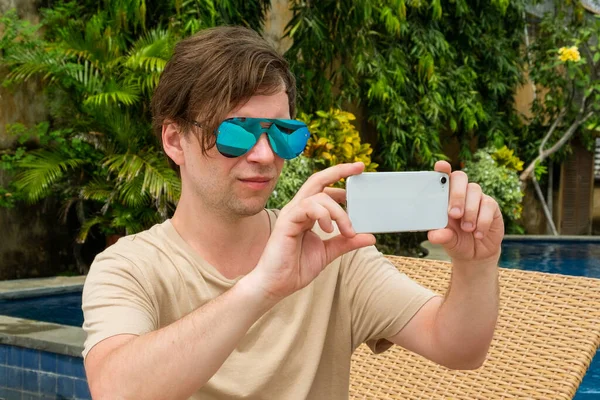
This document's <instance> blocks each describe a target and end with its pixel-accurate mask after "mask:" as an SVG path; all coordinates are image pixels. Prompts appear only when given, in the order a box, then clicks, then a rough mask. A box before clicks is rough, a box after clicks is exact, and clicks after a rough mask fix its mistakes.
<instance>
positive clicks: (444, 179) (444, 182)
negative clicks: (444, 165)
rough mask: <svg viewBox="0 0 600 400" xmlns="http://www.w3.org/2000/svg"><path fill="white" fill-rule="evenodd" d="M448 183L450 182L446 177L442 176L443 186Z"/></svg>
mask: <svg viewBox="0 0 600 400" xmlns="http://www.w3.org/2000/svg"><path fill="white" fill-rule="evenodd" d="M447 181H448V179H447V178H446V177H445V176H442V178H441V179H440V182H442V185H445V184H446V182H447Z"/></svg>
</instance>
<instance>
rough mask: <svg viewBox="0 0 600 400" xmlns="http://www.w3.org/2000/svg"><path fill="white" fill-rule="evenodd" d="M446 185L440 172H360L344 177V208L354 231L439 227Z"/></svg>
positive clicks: (444, 215)
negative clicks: (345, 178)
mask: <svg viewBox="0 0 600 400" xmlns="http://www.w3.org/2000/svg"><path fill="white" fill-rule="evenodd" d="M449 186H450V180H449V178H448V175H447V174H445V173H442V172H435V171H417V172H363V173H362V174H360V175H353V176H350V177H348V179H347V180H346V211H347V212H348V216H349V217H350V221H351V222H352V227H353V228H354V230H355V231H356V232H357V233H367V232H368V233H385V232H415V231H428V230H431V229H440V228H444V227H446V225H447V224H448V195H449Z"/></svg>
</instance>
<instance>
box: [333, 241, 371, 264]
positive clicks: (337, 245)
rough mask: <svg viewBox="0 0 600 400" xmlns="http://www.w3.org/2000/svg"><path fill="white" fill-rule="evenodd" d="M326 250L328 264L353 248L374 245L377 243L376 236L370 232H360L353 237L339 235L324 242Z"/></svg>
mask: <svg viewBox="0 0 600 400" xmlns="http://www.w3.org/2000/svg"><path fill="white" fill-rule="evenodd" d="M323 244H324V245H325V252H326V254H327V264H326V265H329V263H331V262H332V261H333V260H335V259H336V258H338V257H339V256H341V255H343V254H346V253H348V252H350V251H352V250H356V249H360V248H361V247H366V246H372V245H374V244H375V236H373V235H371V234H370V233H359V234H357V235H356V236H354V237H352V238H348V237H345V236H343V235H337V236H336V237H333V238H331V239H327V240H325V241H324V242H323Z"/></svg>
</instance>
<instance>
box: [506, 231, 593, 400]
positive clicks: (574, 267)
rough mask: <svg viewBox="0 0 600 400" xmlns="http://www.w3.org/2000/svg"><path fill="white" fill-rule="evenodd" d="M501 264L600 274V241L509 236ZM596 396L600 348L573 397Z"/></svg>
mask: <svg viewBox="0 0 600 400" xmlns="http://www.w3.org/2000/svg"><path fill="white" fill-rule="evenodd" d="M500 266H501V267H505V268H518V269H523V270H528V271H541V272H550V273H554V274H563V275H575V276H586V277H589V278H600V242H592V241H589V242H586V241H537V240H536V241H530V240H523V241H512V240H505V241H504V243H503V244H502V256H501V257H500ZM594 399H595V400H598V399H600V350H599V351H598V352H597V353H596V356H595V357H594V359H593V360H592V363H591V365H590V368H589V369H588V372H587V373H586V374H585V377H584V378H583V381H582V382H581V385H580V386H579V389H578V390H577V393H576V394H575V397H574V398H573V400H594Z"/></svg>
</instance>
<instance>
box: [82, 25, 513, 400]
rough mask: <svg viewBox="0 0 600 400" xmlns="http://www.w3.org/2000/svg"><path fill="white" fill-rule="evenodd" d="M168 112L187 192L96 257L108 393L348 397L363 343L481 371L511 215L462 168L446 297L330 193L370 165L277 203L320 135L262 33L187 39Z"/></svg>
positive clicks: (97, 372)
mask: <svg viewBox="0 0 600 400" xmlns="http://www.w3.org/2000/svg"><path fill="white" fill-rule="evenodd" d="M307 56H308V55H307ZM152 106H153V113H154V128H155V131H156V132H157V134H158V135H159V136H160V137H161V140H162V143H163V147H164V151H165V153H166V154H167V155H168V156H169V158H170V161H171V162H172V163H173V165H174V166H175V167H176V168H177V169H178V170H179V172H180V176H181V181H182V193H181V199H180V200H179V203H178V205H177V209H176V211H175V214H174V216H173V218H172V219H170V220H168V221H166V222H164V223H163V224H159V225H156V226H154V227H153V228H151V229H150V230H148V231H145V232H142V233H140V234H137V235H132V236H129V237H126V238H123V239H121V240H120V241H119V242H118V243H117V244H115V245H113V246H111V247H110V248H109V249H107V250H106V251H105V252H103V253H102V254H100V255H99V256H98V257H97V258H96V260H95V262H94V264H93V266H92V268H91V271H90V274H89V276H88V278H87V280H86V285H85V289H84V295H83V309H84V313H85V323H84V329H85V330H86V331H87V333H88V338H87V341H86V344H85V350H84V353H83V354H84V357H85V366H86V371H87V376H88V381H89V384H90V388H91V392H92V395H93V396H94V398H95V399H144V400H148V399H187V398H192V399H220V398H227V399H240V398H264V399H304V398H311V399H340V398H345V397H347V396H348V383H349V371H350V357H351V354H352V351H353V350H354V349H355V348H356V347H357V346H358V345H360V344H361V343H362V342H367V343H368V344H369V345H370V346H371V348H372V349H373V350H374V351H376V352H380V351H385V350H386V349H387V348H389V347H390V346H391V345H392V344H394V343H395V344H398V345H401V346H403V347H405V348H407V349H409V350H412V351H414V352H416V353H419V354H421V355H423V356H425V357H427V358H429V359H431V360H433V361H436V362H438V363H440V364H443V365H445V366H448V367H450V368H464V369H472V368H477V367H479V366H480V365H481V363H482V362H483V361H484V359H485V356H486V354H487V350H488V346H489V343H490V341H491V338H492V334H493V330H494V325H495V322H496V318H497V314H498V293H497V292H498V286H497V267H496V265H497V261H498V257H499V254H500V243H501V240H502V236H503V223H502V217H501V214H500V211H499V209H498V205H497V204H496V202H495V201H494V200H493V199H491V198H490V197H489V196H486V195H484V194H482V193H481V189H480V188H479V186H477V185H475V184H468V181H467V176H466V175H465V174H464V173H462V172H454V173H452V174H451V177H450V180H451V189H450V205H451V206H450V211H449V216H450V222H449V225H448V227H447V228H446V229H440V230H436V231H431V232H429V239H430V240H431V242H433V243H438V244H442V245H443V246H444V248H445V249H446V251H447V252H448V254H449V255H450V256H451V257H452V259H453V266H452V268H453V269H452V282H451V287H450V289H449V291H448V293H447V294H446V296H445V297H441V296H436V295H435V294H433V293H432V292H430V291H429V290H427V289H425V288H422V287H421V286H419V285H417V284H416V283H414V282H413V281H411V280H410V279H408V278H407V277H406V276H405V275H403V274H401V273H399V272H398V271H397V270H396V269H395V268H394V267H393V266H392V265H391V264H390V263H389V262H388V261H387V260H386V259H385V258H384V257H383V256H382V255H381V254H380V253H379V252H378V251H377V250H376V249H375V248H374V247H373V246H372V245H373V244H374V243H375V239H374V237H373V236H372V235H370V234H356V233H355V232H354V231H353V229H352V226H351V223H350V221H349V219H348V216H347V214H346V213H345V211H344V210H343V208H342V207H341V206H340V205H339V203H343V202H344V200H345V191H343V190H341V189H332V188H329V186H330V185H331V184H333V183H335V182H337V181H339V180H340V179H342V178H346V177H348V176H350V175H354V174H359V173H361V172H362V171H363V169H364V165H363V164H362V163H355V164H344V165H337V166H334V167H332V168H328V169H326V170H324V171H321V172H318V173H316V174H314V175H313V176H312V177H310V178H309V179H308V180H307V182H306V183H305V184H304V185H303V186H302V188H301V189H300V190H299V192H298V194H297V195H296V196H295V197H294V199H293V200H292V201H291V202H290V203H289V204H288V205H287V206H286V207H284V208H283V210H281V212H278V211H271V210H265V209H264V206H265V203H266V201H267V199H268V197H269V195H270V194H271V191H272V190H273V188H274V186H275V183H276V181H277V178H278V176H279V173H280V172H281V169H282V167H283V163H284V158H291V157H293V156H294V155H297V154H298V153H299V152H300V151H301V149H302V147H303V146H304V145H305V143H306V138H305V137H304V138H303V137H302V136H303V135H304V136H305V135H306V132H305V130H304V126H303V125H302V124H301V123H299V122H295V121H292V120H290V118H293V117H294V114H295V82H294V78H293V77H292V75H291V73H290V71H289V69H288V65H287V63H286V61H285V60H284V59H283V58H282V57H281V56H279V55H278V54H277V53H276V52H275V51H273V50H272V49H271V48H270V47H269V46H268V44H266V43H265V42H264V41H263V40H262V39H261V38H260V37H259V36H258V35H257V34H255V33H254V32H252V31H249V30H246V29H243V28H234V27H227V28H225V27H222V28H216V29H211V30H205V31H202V32H201V33H199V34H197V35H195V36H193V37H191V38H188V39H186V40H184V41H182V42H180V43H179V44H178V45H177V47H176V49H175V52H174V55H173V58H172V59H171V61H170V62H169V64H168V65H167V67H166V68H165V71H164V73H163V75H162V76H161V81H160V83H159V86H158V88H157V90H156V92H155V94H154V98H153V104H152ZM215 142H216V143H215ZM435 169H436V170H438V171H444V172H447V173H451V171H450V166H449V164H447V163H445V162H439V163H437V164H436V167H435ZM334 222H335V225H334Z"/></svg>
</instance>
